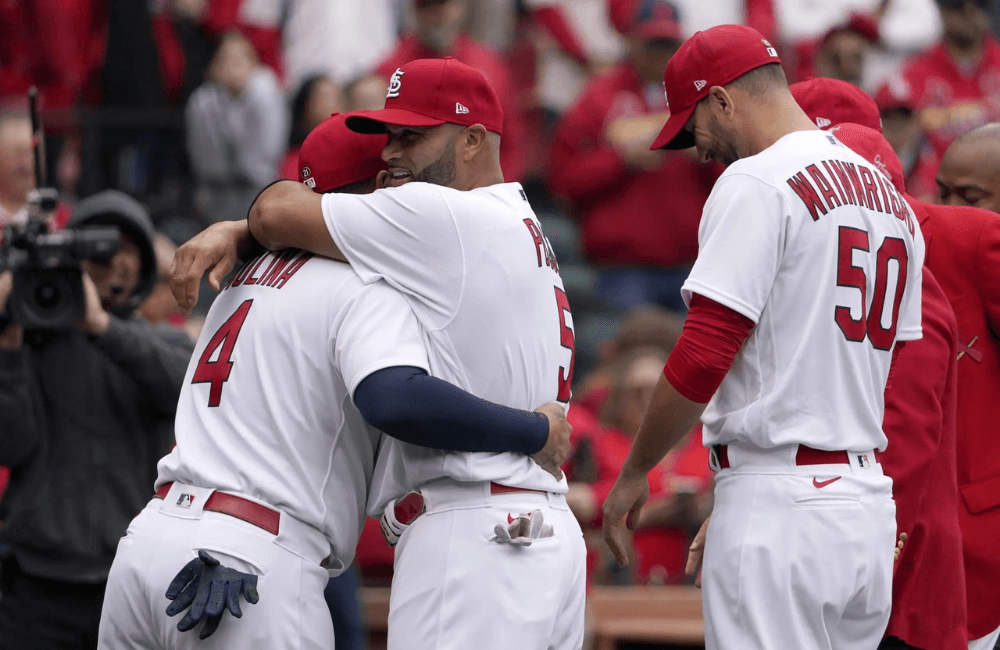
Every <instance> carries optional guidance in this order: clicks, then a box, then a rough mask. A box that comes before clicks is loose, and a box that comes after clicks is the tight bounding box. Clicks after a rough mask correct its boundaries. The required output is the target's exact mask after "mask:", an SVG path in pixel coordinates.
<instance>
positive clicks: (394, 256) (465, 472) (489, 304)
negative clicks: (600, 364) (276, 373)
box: [322, 183, 574, 514]
mask: <svg viewBox="0 0 1000 650" xmlns="http://www.w3.org/2000/svg"><path fill="white" fill-rule="evenodd" d="M322 205H323V215H324V217H325V219H326V223H327V227H328V228H329V229H330V233H331V235H332V236H333V239H334V241H336V242H337V245H338V246H339V247H340V250H341V251H343V253H344V255H345V256H346V257H347V259H348V260H350V262H351V265H352V266H353V267H354V270H355V271H357V273H358V275H360V276H361V279H362V280H364V281H366V282H373V281H375V280H379V279H384V280H385V281H386V282H388V283H389V284H390V285H392V286H394V287H396V288H397V289H399V290H400V292H402V293H403V295H404V296H405V297H406V299H407V301H408V302H409V304H410V306H411V307H412V309H413V312H414V313H415V314H416V316H417V319H418V320H419V321H420V323H421V325H422V326H423V329H424V331H425V333H426V338H427V356H428V362H429V363H430V374H431V375H432V376H434V377H438V378H440V379H443V380H445V381H447V382H450V383H452V384H454V385H456V386H458V387H460V388H462V389H464V390H466V391H468V392H470V393H472V394H473V395H476V396H477V397H480V398H483V399H486V400H489V401H492V402H496V403H498V404H502V405H504V406H509V407H514V408H520V409H526V410H532V409H535V408H538V407H539V406H541V405H543V404H545V403H548V402H555V401H559V402H563V403H566V402H568V401H569V398H570V383H571V382H572V379H573V377H572V373H573V370H572V369H573V345H574V342H573V330H572V318H571V316H570V310H569V303H568V301H567V300H566V294H565V292H564V291H563V284H562V279H561V278H560V276H559V270H558V269H559V267H558V265H557V263H556V260H555V256H554V255H553V254H552V249H551V247H550V246H549V244H548V241H547V240H546V239H545V237H544V236H543V234H542V230H541V227H540V226H539V224H538V219H537V218H536V217H535V214H534V212H533V211H532V209H531V206H530V205H528V200H527V198H526V197H525V195H524V191H523V190H522V189H521V186H520V185H519V184H517V183H506V184H498V185H491V186H489V187H483V188H479V189H475V190H472V191H467V192H462V191H458V190H453V189H450V188H447V187H441V186H437V185H431V184H427V183H408V184H406V185H404V186H402V187H398V188H392V189H386V190H379V191H377V192H375V193H374V194H369V195H364V196H361V195H348V194H325V195H324V196H323V204H322ZM378 463H379V467H378V468H377V470H376V480H375V481H374V482H373V484H372V499H371V501H370V502H369V512H370V513H372V514H381V510H382V508H383V507H384V505H385V503H386V501H388V500H389V499H391V498H395V497H397V496H399V495H400V493H401V492H403V491H405V490H408V489H413V488H415V487H418V486H420V485H422V484H423V483H426V482H427V481H431V480H434V479H436V478H440V477H445V476H447V477H451V478H454V479H457V480H459V481H496V482H498V483H502V484H504V485H510V486H515V487H525V488H532V489H539V490H548V491H553V492H565V491H566V489H567V488H566V482H565V480H563V481H556V479H555V478H554V477H553V476H552V475H550V474H549V473H548V472H546V471H544V470H543V469H541V468H540V467H539V466H538V465H537V464H536V463H535V462H534V461H533V460H532V459H531V458H529V457H527V456H524V455H522V454H514V453H498V454H491V453H460V452H444V451H439V450H433V449H424V448H421V447H416V446H414V445H409V444H406V443H402V442H399V441H396V440H391V439H389V440H386V442H385V444H384V445H383V450H382V452H380V454H379V461H378Z"/></svg>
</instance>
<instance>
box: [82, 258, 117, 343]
mask: <svg viewBox="0 0 1000 650" xmlns="http://www.w3.org/2000/svg"><path fill="white" fill-rule="evenodd" d="M83 298H84V305H85V311H84V314H83V320H81V321H78V322H77V323H76V329H78V330H80V331H81V332H86V333H87V334H93V335H94V336H100V335H101V334H104V333H105V332H107V331H108V324H109V323H110V322H111V316H110V315H109V314H108V312H106V311H104V305H102V304H101V294H100V293H98V291H97V285H96V284H94V281H93V280H92V279H91V278H90V276H89V275H88V274H87V273H86V272H84V273H83Z"/></svg>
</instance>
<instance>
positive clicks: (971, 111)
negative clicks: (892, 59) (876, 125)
mask: <svg viewBox="0 0 1000 650" xmlns="http://www.w3.org/2000/svg"><path fill="white" fill-rule="evenodd" d="M903 77H904V78H905V80H906V82H907V83H908V84H909V86H910V87H909V88H908V89H907V90H908V91H909V93H908V94H909V95H910V96H911V97H913V99H914V100H915V102H916V105H917V110H919V111H920V119H921V122H922V123H923V127H924V132H925V133H926V134H927V137H928V139H929V140H930V142H931V144H932V145H933V146H934V149H935V151H936V152H937V158H938V162H939V163H940V160H941V156H943V155H944V152H945V149H947V148H948V145H949V144H951V142H952V140H954V139H955V138H956V137H957V136H958V135H960V134H962V133H965V132H966V131H968V130H970V129H973V128H975V127H977V126H981V125H983V124H986V123H987V122H996V121H997V120H1000V44H998V43H997V41H996V40H994V39H993V38H991V37H988V38H987V39H986V46H985V49H984V51H983V58H982V60H981V61H980V62H979V65H978V66H976V68H975V69H974V70H971V71H963V70H962V69H961V68H959V67H958V65H957V64H956V63H955V61H954V60H953V59H952V58H951V55H950V54H949V53H948V50H947V48H946V47H945V45H944V44H943V43H941V44H939V45H937V46H935V47H933V48H931V49H930V50H928V51H926V52H924V53H923V54H920V55H918V56H916V57H914V58H913V59H910V61H909V62H908V63H907V65H906V67H905V68H904V69H903ZM934 169H935V170H937V165H935V166H934Z"/></svg>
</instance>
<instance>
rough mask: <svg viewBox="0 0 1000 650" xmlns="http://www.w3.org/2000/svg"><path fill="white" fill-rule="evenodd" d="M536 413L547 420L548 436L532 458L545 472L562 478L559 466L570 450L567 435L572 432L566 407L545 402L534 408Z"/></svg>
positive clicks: (564, 460) (559, 478)
mask: <svg viewBox="0 0 1000 650" xmlns="http://www.w3.org/2000/svg"><path fill="white" fill-rule="evenodd" d="M535 412H536V413H541V414H542V415H544V416H545V417H546V418H548V420H549V438H548V440H546V442H545V446H544V447H542V449H541V450H540V451H539V452H538V453H536V454H534V455H533V456H532V458H533V459H534V460H535V462H536V463H538V464H539V466H541V468H542V469H544V470H545V471H546V472H548V473H549V474H551V475H552V476H555V477H556V479H558V480H562V477H563V473H562V469H560V467H561V466H562V464H563V463H565V462H566V459H567V458H569V452H570V451H571V450H572V447H571V446H570V442H569V436H570V434H571V433H573V427H572V425H570V423H569V422H568V421H567V420H566V409H564V408H563V407H562V405H560V404H555V403H551V404H546V405H545V406H542V407H539V408H537V409H535Z"/></svg>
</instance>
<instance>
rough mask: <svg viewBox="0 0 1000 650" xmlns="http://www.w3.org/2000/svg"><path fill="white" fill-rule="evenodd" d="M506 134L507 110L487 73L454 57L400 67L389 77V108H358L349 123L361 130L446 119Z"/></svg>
mask: <svg viewBox="0 0 1000 650" xmlns="http://www.w3.org/2000/svg"><path fill="white" fill-rule="evenodd" d="M446 122H447V123H450V124H459V125H461V126H472V125H473V124H482V125H483V126H484V127H486V130H487V131H493V132H494V133H502V125H503V109H502V108H500V100H499V99H498V98H497V94H496V92H495V91H494V90H493V87H492V86H490V83H489V82H488V81H487V80H486V77H485V76H483V73H482V72H480V71H479V70H476V69H475V68H473V67H472V66H468V65H465V64H464V63H462V62H461V61H458V60H457V59H454V58H452V57H450V56H448V57H445V58H443V59H417V60H416V61H410V62H409V63H407V64H406V65H404V66H403V67H401V68H397V69H396V72H395V73H393V75H392V77H391V78H390V79H389V92H388V94H386V96H385V108H383V109H382V110H379V111H358V112H357V113H354V114H352V115H351V117H349V118H348V119H347V128H349V129H351V130H352V131H357V132H358V133H385V125H386V124H391V125H393V126H438V125H440V124H445V123H446Z"/></svg>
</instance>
